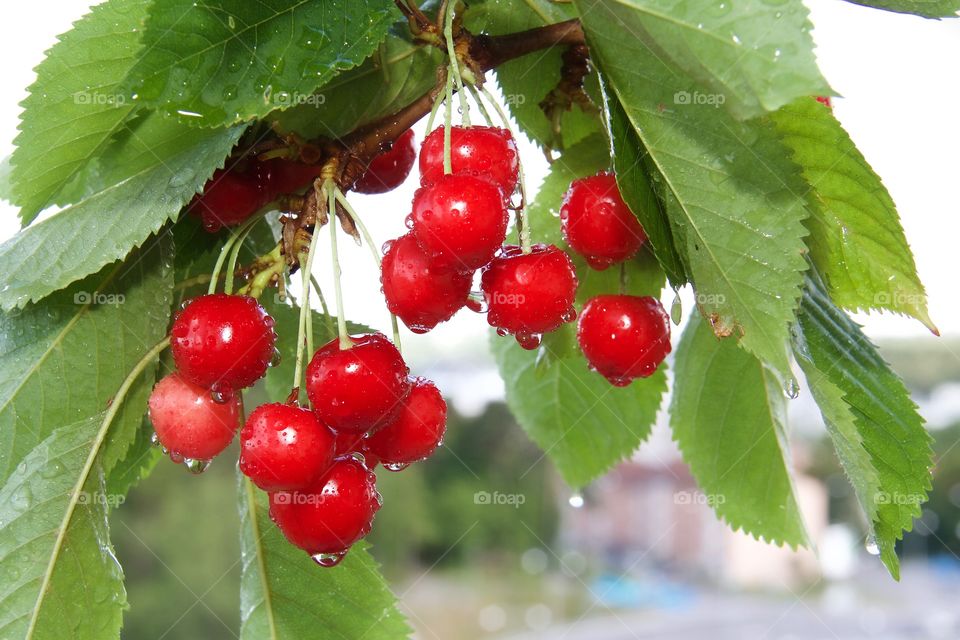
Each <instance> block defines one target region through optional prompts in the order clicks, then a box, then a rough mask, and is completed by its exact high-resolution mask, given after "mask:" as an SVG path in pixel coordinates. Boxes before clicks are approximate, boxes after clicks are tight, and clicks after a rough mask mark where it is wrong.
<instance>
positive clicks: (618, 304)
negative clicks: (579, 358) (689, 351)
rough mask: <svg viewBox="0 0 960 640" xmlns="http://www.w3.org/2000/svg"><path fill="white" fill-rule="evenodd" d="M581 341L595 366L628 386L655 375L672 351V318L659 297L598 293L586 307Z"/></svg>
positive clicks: (613, 381) (579, 330)
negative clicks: (639, 379)
mask: <svg viewBox="0 0 960 640" xmlns="http://www.w3.org/2000/svg"><path fill="white" fill-rule="evenodd" d="M577 342H579V343H580V350H581V351H583V355H584V356H586V358H587V362H589V363H590V367H591V368H593V369H594V370H595V371H597V373H599V374H600V375H602V376H603V377H605V378H606V379H607V380H609V381H610V383H611V384H613V385H615V386H618V387H624V386H626V385H628V384H630V382H631V381H632V380H633V379H634V378H646V377H647V376H649V375H652V374H653V372H654V371H656V370H657V366H658V365H659V364H660V363H661V362H663V359H664V358H666V357H667V354H668V353H670V320H669V318H668V317H667V312H666V311H664V309H663V305H662V304H660V301H659V300H657V299H656V298H651V297H649V296H645V297H640V296H625V295H616V296H615V295H608V296H597V297H596V298H592V299H591V300H590V301H588V302H587V304H586V305H584V307H583V311H582V312H581V314H580V320H579V321H578V322H577Z"/></svg>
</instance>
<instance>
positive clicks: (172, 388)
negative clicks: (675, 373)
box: [148, 372, 240, 460]
mask: <svg viewBox="0 0 960 640" xmlns="http://www.w3.org/2000/svg"><path fill="white" fill-rule="evenodd" d="M148 404H149V416H150V422H151V423H152V424H153V428H154V430H155V431H156V432H157V439H158V440H159V441H160V444H162V445H163V446H164V447H165V448H166V449H168V450H169V451H170V455H171V457H175V458H181V459H182V458H192V459H194V460H210V459H211V458H213V457H214V456H216V455H217V454H218V453H220V452H221V451H223V450H224V449H226V448H227V445H229V444H230V442H231V441H232V440H233V434H234V433H236V432H237V427H238V426H239V422H240V404H239V398H230V399H229V400H228V401H227V402H223V403H219V402H216V401H214V399H213V398H212V397H211V395H210V390H209V389H205V388H203V387H200V386H197V385H195V384H192V383H190V382H188V381H187V380H184V379H183V377H182V376H181V375H180V374H179V373H176V372H174V373H171V374H170V375H168V376H166V377H164V378H163V379H162V380H160V382H158V383H157V385H156V386H155V387H154V388H153V392H152V393H151V394H150V401H149V403H148Z"/></svg>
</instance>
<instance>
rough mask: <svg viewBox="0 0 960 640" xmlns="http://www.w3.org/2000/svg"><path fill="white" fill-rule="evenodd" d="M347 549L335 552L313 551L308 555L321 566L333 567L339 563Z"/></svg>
mask: <svg viewBox="0 0 960 640" xmlns="http://www.w3.org/2000/svg"><path fill="white" fill-rule="evenodd" d="M347 551H348V549H344V550H343V551H337V552H336V553H315V554H313V555H312V556H310V557H311V558H312V559H313V561H314V562H316V563H317V564H318V565H320V566H321V567H335V566H337V565H338V564H340V561H341V560H343V557H344V556H345V555H347Z"/></svg>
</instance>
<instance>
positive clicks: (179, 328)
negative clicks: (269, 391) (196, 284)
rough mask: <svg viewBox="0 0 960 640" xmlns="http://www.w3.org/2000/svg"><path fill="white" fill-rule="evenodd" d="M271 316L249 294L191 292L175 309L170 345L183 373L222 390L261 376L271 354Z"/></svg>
mask: <svg viewBox="0 0 960 640" xmlns="http://www.w3.org/2000/svg"><path fill="white" fill-rule="evenodd" d="M273 324H274V323H273V318H271V317H270V316H269V315H268V314H267V312H266V311H264V309H263V307H261V306H260V304H259V303H258V302H257V301H256V300H254V299H253V298H250V297H248V296H230V295H226V294H223V293H214V294H209V295H204V296H200V297H198V298H194V299H193V300H192V301H190V303H189V304H188V305H187V306H186V307H185V308H184V309H183V310H182V311H180V313H179V314H177V318H176V320H174V322H173V329H172V330H171V332H170V348H171V351H172V353H173V359H174V361H175V362H176V363H177V369H179V370H180V373H181V374H183V377H184V378H186V379H187V380H189V381H191V382H193V383H194V384H199V385H200V386H203V387H207V388H208V389H215V390H217V391H220V392H223V393H229V392H230V391H232V390H234V389H242V388H244V387H249V386H250V385H252V384H253V383H254V382H256V381H257V380H259V379H260V378H261V377H263V374H264V373H266V371H267V367H268V366H270V361H271V360H272V359H273V356H274V343H275V342H276V338H277V336H276V334H275V333H274V331H273Z"/></svg>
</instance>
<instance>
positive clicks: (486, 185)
mask: <svg viewBox="0 0 960 640" xmlns="http://www.w3.org/2000/svg"><path fill="white" fill-rule="evenodd" d="M411 220H412V222H413V236H414V237H415V238H416V239H417V243H418V244H419V245H420V248H422V249H423V251H424V253H426V254H427V255H428V256H430V259H431V260H432V261H433V264H434V265H435V266H437V267H439V268H441V269H453V270H455V271H461V272H469V271H474V270H476V269H478V268H480V267H482V266H483V265H485V264H487V263H488V262H490V260H491V259H492V258H493V256H494V254H495V253H496V251H497V249H499V248H500V245H501V244H503V240H504V238H505V237H506V235H507V210H506V208H505V207H504V203H503V198H502V196H501V193H500V189H499V188H497V187H496V186H494V185H493V184H491V183H490V182H487V181H485V180H481V179H480V178H475V177H473V176H467V175H449V176H442V177H441V178H439V179H438V180H437V181H436V182H435V183H434V184H431V185H429V186H426V187H421V188H419V189H417V192H416V194H415V195H414V196H413V213H412V214H411Z"/></svg>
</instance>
